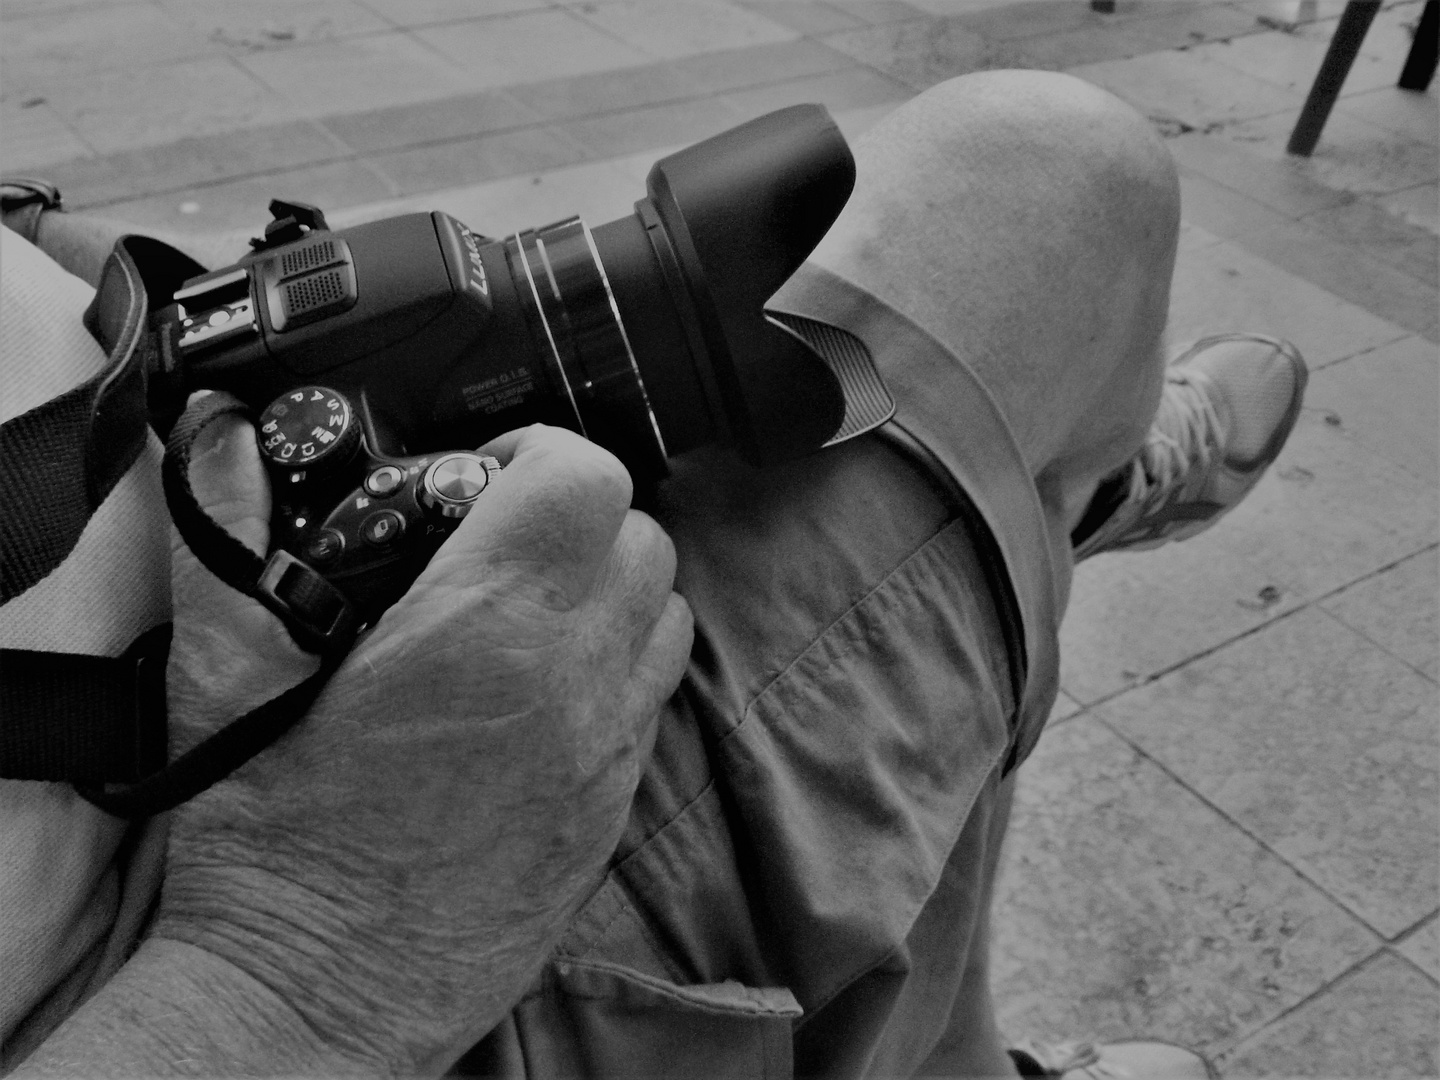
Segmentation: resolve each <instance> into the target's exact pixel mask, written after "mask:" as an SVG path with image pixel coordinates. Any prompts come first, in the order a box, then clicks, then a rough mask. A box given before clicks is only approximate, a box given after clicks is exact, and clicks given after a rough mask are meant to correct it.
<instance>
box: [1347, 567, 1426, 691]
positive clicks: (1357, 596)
mask: <svg viewBox="0 0 1440 1080" xmlns="http://www.w3.org/2000/svg"><path fill="white" fill-rule="evenodd" d="M1320 606H1321V607H1322V608H1324V609H1325V610H1326V611H1328V612H1329V613H1330V614H1331V615H1333V616H1335V618H1337V619H1339V620H1340V621H1341V622H1342V623H1344V624H1345V625H1346V626H1348V627H1350V629H1352V630H1354V631H1356V632H1357V633H1360V634H1364V635H1365V636H1366V637H1367V638H1369V639H1370V640H1371V641H1373V642H1374V643H1375V644H1376V645H1379V646H1380V647H1381V648H1382V649H1384V650H1386V651H1387V652H1388V653H1390V655H1391V656H1395V657H1398V658H1399V659H1401V660H1403V661H1405V662H1406V663H1407V664H1409V665H1410V666H1411V667H1413V668H1415V669H1416V670H1417V671H1419V672H1421V673H1422V674H1424V675H1426V676H1428V677H1429V678H1431V679H1440V553H1437V551H1436V549H1435V548H1430V549H1429V550H1426V551H1422V552H1419V553H1418V554H1415V555H1412V556H1410V557H1409V558H1408V559H1404V560H1402V561H1400V562H1399V563H1396V564H1395V565H1394V566H1392V567H1390V568H1388V569H1386V570H1381V571H1380V572H1379V573H1377V574H1375V575H1374V576H1373V577H1368V578H1365V579H1364V580H1363V581H1358V582H1356V583H1355V584H1354V585H1351V586H1350V587H1349V588H1347V589H1345V590H1344V591H1342V592H1339V593H1336V594H1335V595H1334V596H1331V597H1327V598H1326V599H1325V600H1323V601H1321V603H1320Z"/></svg>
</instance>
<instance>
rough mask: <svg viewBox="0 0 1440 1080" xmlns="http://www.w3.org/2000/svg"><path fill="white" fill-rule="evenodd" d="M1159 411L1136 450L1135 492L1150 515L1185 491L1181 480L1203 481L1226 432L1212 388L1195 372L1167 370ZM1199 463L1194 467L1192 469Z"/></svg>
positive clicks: (1221, 445)
mask: <svg viewBox="0 0 1440 1080" xmlns="http://www.w3.org/2000/svg"><path fill="white" fill-rule="evenodd" d="M1165 379H1166V385H1165V392H1164V393H1163V394H1162V395H1161V396H1160V409H1159V411H1158V412H1157V413H1156V414H1155V422H1154V423H1153V424H1152V425H1151V427H1150V437H1149V438H1148V439H1147V440H1146V442H1145V447H1144V449H1143V450H1141V451H1140V466H1141V467H1140V468H1139V469H1137V470H1135V473H1134V480H1133V481H1132V482H1133V483H1134V484H1136V485H1137V486H1143V488H1144V490H1143V492H1135V493H1134V495H1136V496H1138V497H1139V498H1140V500H1141V503H1142V506H1143V508H1144V509H1143V513H1144V514H1149V513H1152V512H1153V511H1155V510H1158V509H1159V508H1160V507H1162V506H1164V505H1165V504H1166V503H1168V502H1169V501H1170V500H1171V499H1173V498H1174V497H1175V495H1176V494H1177V493H1179V492H1180V491H1182V490H1184V487H1185V480H1186V479H1187V478H1191V477H1194V476H1203V475H1205V473H1206V471H1207V470H1208V469H1209V467H1210V462H1211V459H1212V458H1213V457H1214V455H1215V454H1216V453H1218V452H1221V451H1222V449H1223V442H1224V437H1225V428H1224V425H1223V424H1222V423H1221V420H1220V414H1219V413H1218V412H1216V410H1215V401H1214V394H1215V393H1216V391H1215V390H1214V384H1213V383H1212V382H1211V380H1210V379H1209V377H1208V376H1206V375H1202V374H1201V373H1200V372H1198V371H1185V370H1179V371H1174V370H1172V371H1168V372H1166V374H1165ZM1197 464H1198V466H1199V468H1198V469H1197V468H1196V465H1197Z"/></svg>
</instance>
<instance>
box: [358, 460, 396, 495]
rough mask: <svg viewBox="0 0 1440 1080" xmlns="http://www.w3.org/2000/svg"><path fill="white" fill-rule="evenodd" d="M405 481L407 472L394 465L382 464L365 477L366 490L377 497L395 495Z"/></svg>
mask: <svg viewBox="0 0 1440 1080" xmlns="http://www.w3.org/2000/svg"><path fill="white" fill-rule="evenodd" d="M403 483H405V474H404V473H403V472H401V471H400V470H399V469H397V468H396V467H395V466H394V465H381V466H380V468H378V469H376V470H375V471H374V472H372V473H371V474H370V475H369V476H367V477H366V478H365V490H366V491H368V492H369V493H370V494H371V495H374V496H376V497H377V498H384V497H385V496H386V495H393V494H395V492H397V491H399V490H400V485H401V484H403Z"/></svg>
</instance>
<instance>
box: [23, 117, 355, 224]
mask: <svg viewBox="0 0 1440 1080" xmlns="http://www.w3.org/2000/svg"><path fill="white" fill-rule="evenodd" d="M348 154H349V151H348V149H347V148H346V147H345V146H344V144H342V143H339V142H336V141H335V139H334V138H333V137H331V136H330V135H329V134H328V133H327V132H326V131H325V129H324V128H322V127H320V126H319V125H318V124H315V123H313V122H311V121H308V120H297V121H293V122H291V123H288V124H274V125H268V126H265V127H258V128H253V129H249V130H241V131H230V132H226V133H224V134H223V135H216V136H207V137H201V138H193V139H179V140H177V141H175V142H172V143H167V144H164V145H161V146H148V147H139V148H136V149H134V150H128V151H120V152H118V153H114V154H106V155H103V156H100V157H90V158H79V159H76V160H73V161H67V162H64V163H62V164H59V165H56V166H53V167H51V168H50V169H49V170H47V175H48V176H49V177H50V179H51V180H52V181H53V182H54V183H55V184H57V185H58V186H59V188H60V190H61V191H62V192H64V195H65V202H66V205H67V206H71V207H74V208H76V209H80V208H84V207H87V206H103V205H105V204H107V203H112V202H115V201H117V200H120V199H126V198H141V197H144V196H153V195H160V194H165V193H169V192H174V191H184V190H187V189H190V188H193V187H196V186H197V185H202V184H206V183H215V182H220V181H224V180H228V179H234V178H235V177H238V176H246V175H253V176H263V175H266V174H269V173H273V172H276V171H281V170H284V169H290V168H295V167H297V166H300V165H309V164H315V163H319V162H323V161H330V160H335V159H337V158H343V157H347V156H348Z"/></svg>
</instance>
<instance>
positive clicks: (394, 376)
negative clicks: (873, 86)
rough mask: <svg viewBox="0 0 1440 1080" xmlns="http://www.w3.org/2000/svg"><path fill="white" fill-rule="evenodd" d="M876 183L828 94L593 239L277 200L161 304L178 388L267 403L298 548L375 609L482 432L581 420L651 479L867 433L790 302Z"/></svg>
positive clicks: (680, 170) (445, 504) (441, 514)
mask: <svg viewBox="0 0 1440 1080" xmlns="http://www.w3.org/2000/svg"><path fill="white" fill-rule="evenodd" d="M854 176H855V166H854V159H853V158H852V156H851V154H850V151H849V148H848V147H847V146H846V144H845V140H844V137H843V136H842V135H841V134H840V132H839V129H838V128H837V127H836V126H835V124H834V122H833V121H832V120H831V119H830V117H829V114H828V113H827V112H826V111H825V110H824V109H823V108H822V107H820V106H815V105H802V106H794V107H791V108H789V109H782V110H780V111H779V112H775V113H771V114H769V115H767V116H762V117H760V118H758V119H756V120H753V121H751V122H749V123H747V124H744V125H741V126H740V127H738V128H734V129H732V130H730V131H727V132H724V133H722V134H720V135H717V136H715V137H714V138H711V139H708V140H706V141H704V142H702V143H698V144H696V145H695V146H692V147H689V148H687V149H685V150H682V151H680V152H678V153H676V154H672V155H671V156H669V157H667V158H664V159H662V160H661V161H659V162H657V163H656V164H655V166H654V167H653V168H652V169H651V172H650V175H649V178H648V180H647V185H646V188H647V195H646V197H645V198H642V199H641V200H639V201H638V202H637V203H636V204H635V213H634V214H632V215H629V216H627V217H624V218H620V219H618V220H616V221H611V222H608V223H606V224H603V225H600V226H598V227H596V228H595V229H594V230H593V231H592V230H591V229H590V228H588V227H587V226H586V225H585V223H584V222H582V221H581V220H580V219H579V218H578V217H572V218H569V219H567V220H564V221H560V222H556V223H555V224H552V225H547V226H544V227H542V228H538V229H527V230H524V231H522V232H519V233H516V234H514V235H512V236H510V237H508V238H506V239H504V240H492V239H489V238H487V237H485V236H481V235H479V234H477V233H475V232H473V231H471V230H470V229H469V228H467V227H466V226H465V225H463V224H461V223H460V222H458V221H456V220H455V219H454V218H452V217H450V216H449V215H448V214H444V213H440V212H430V213H411V214H403V215H400V216H397V217H392V218H388V219H385V220H381V221H375V222H372V223H369V224H363V225H358V226H354V227H351V228H347V229H343V230H338V231H331V230H329V229H328V228H327V227H326V224H325V221H324V218H323V215H321V214H320V212H319V211H317V210H315V209H314V208H313V207H308V206H305V205H303V204H290V203H280V202H277V203H274V204H272V207H271V209H272V213H274V215H275V217H276V220H275V221H274V222H272V223H271V225H270V226H269V227H267V229H266V236H265V238H264V239H263V240H257V241H253V242H252V245H253V246H254V248H255V250H254V251H252V252H251V253H249V254H247V255H246V256H245V257H244V258H243V259H241V260H240V261H239V262H237V263H236V264H234V265H232V266H229V267H225V268H223V269H220V270H216V271H213V272H211V273H207V274H204V275H201V276H199V277H196V278H192V279H190V280H189V281H186V282H185V283H184V284H183V286H182V287H181V288H179V289H178V290H176V291H175V293H174V295H173V303H171V304H170V305H169V306H167V307H165V308H164V309H163V310H161V311H160V312H159V313H158V316H157V328H158V330H159V331H160V334H161V337H162V348H161V352H162V353H163V354H164V355H165V356H167V357H168V358H170V363H169V366H170V368H171V370H170V371H169V372H167V379H166V381H167V383H168V385H171V386H174V387H178V388H181V389H183V390H185V391H186V392H189V391H192V390H195V389H201V388H209V389H219V390H226V391H228V392H230V393H231V394H234V395H235V396H237V397H239V398H240V399H241V400H242V401H243V402H245V403H246V404H247V405H249V406H250V407H251V408H253V409H255V410H257V411H258V410H261V409H265V410H266V412H265V414H264V415H262V417H261V434H260V438H261V445H262V449H263V451H264V454H265V457H266V461H267V464H268V465H269V467H270V468H271V471H272V477H273V478H274V479H275V481H276V482H275V485H274V488H275V504H276V517H275V522H274V526H275V529H274V533H273V535H274V538H275V539H274V544H275V546H277V547H280V548H282V549H284V550H286V551H288V552H290V553H291V554H292V555H294V556H296V557H298V558H300V559H302V560H304V561H306V562H307V563H308V564H310V565H312V566H313V567H314V568H315V569H317V570H319V571H320V572H321V573H322V574H324V575H325V576H326V577H327V578H329V579H330V580H331V581H332V582H334V583H335V584H336V585H337V586H339V587H340V588H341V589H342V591H344V592H345V593H346V594H347V596H349V597H350V598H351V599H352V601H353V602H355V603H357V604H359V605H360V606H361V607H362V608H364V609H368V612H369V614H370V615H371V616H373V614H375V613H378V610H379V609H381V608H383V606H384V605H385V604H387V603H389V602H391V601H392V600H393V599H394V598H395V597H396V596H398V595H399V592H400V591H403V588H404V586H405V585H406V584H408V582H409V580H411V579H413V577H414V575H415V573H417V572H418V568H419V566H423V563H424V560H425V559H428V557H429V554H430V553H431V552H433V550H434V547H435V546H437V545H438V543H439V541H440V540H441V539H443V537H444V535H446V534H447V533H448V532H449V531H450V530H451V529H453V527H454V525H455V523H456V522H457V521H458V520H459V518H460V517H462V516H463V514H464V513H465V512H466V511H467V510H468V509H469V506H470V505H471V504H472V503H473V501H474V499H475V498H476V497H478V496H479V493H480V490H481V489H483V487H484V481H483V478H484V477H485V476H487V475H488V471H487V470H489V468H490V466H489V465H487V464H486V463H485V462H484V461H482V460H481V459H479V458H478V456H477V455H474V454H470V453H469V452H468V451H467V450H465V449H460V448H472V447H475V446H478V445H480V444H482V443H483V442H485V441H486V440H488V439H489V438H491V437H493V436H495V435H498V434H500V433H502V432H504V431H507V430H511V429H514V428H516V427H520V426H523V425H525V424H530V423H535V422H541V423H547V424H555V425H559V426H562V427H567V428H571V429H573V430H575V431H578V432H580V433H581V434H582V435H585V436H586V437H588V438H590V439H592V440H593V441H595V442H597V443H599V444H600V445H602V446H604V447H606V448H607V449H609V450H611V451H612V452H614V453H615V454H616V456H617V457H619V458H620V459H621V461H622V462H624V463H625V465H626V466H627V467H628V468H629V469H630V470H631V472H632V474H634V475H635V477H636V479H637V482H645V481H648V480H650V479H655V478H658V477H660V476H662V475H663V474H664V471H665V461H666V459H667V458H671V457H674V456H676V455H678V454H682V453H684V452H685V451H687V450H690V449H693V448H695V447H698V446H702V445H706V444H709V443H716V442H722V443H728V444H731V445H733V446H734V447H735V448H736V449H737V450H738V451H739V452H740V453H741V454H742V455H743V456H744V457H745V458H747V459H748V460H750V461H751V462H752V463H755V464H765V463H768V462H773V461H781V460H786V459H789V458H793V457H797V456H800V455H803V454H806V453H809V452H812V451H814V450H816V449H819V448H820V447H822V446H824V445H825V444H826V443H827V442H828V441H831V440H832V439H833V438H835V437H836V434H837V432H838V431H839V430H840V429H841V427H842V423H844V424H845V426H846V427H847V429H848V428H850V427H851V426H852V425H851V424H850V420H849V418H847V389H846V383H845V376H843V374H837V369H836V368H835V367H834V365H832V364H831V363H829V362H827V360H826V358H825V357H823V356H822V355H820V353H819V352H817V351H816V349H815V348H814V347H812V345H811V344H810V343H808V342H807V339H806V338H805V337H804V336H802V334H801V333H800V332H798V331H797V330H796V329H795V327H794V326H793V325H790V324H787V323H786V322H781V321H779V320H778V319H776V318H773V317H770V316H768V315H767V314H766V312H765V303H766V301H767V300H768V299H769V298H770V297H771V296H772V295H773V294H774V293H775V291H776V290H777V289H778V288H779V287H780V286H781V285H782V284H783V283H784V282H785V281H786V279H787V278H789V277H790V275H791V274H793V273H794V272H795V270H796V269H797V268H798V267H799V266H800V264H801V263H802V262H803V261H804V259H805V258H806V257H807V256H808V255H809V254H810V252H811V251H812V250H813V248H814V246H815V244H816V243H818V242H819V240H820V238H821V237H822V236H823V235H824V234H825V232H826V231H827V230H828V229H829V227H830V225H831V224H832V223H833V222H834V220H835V218H836V217H837V216H838V214H839V212H840V210H841V208H842V207H843V206H844V204H845V201H846V200H847V199H848V198H849V195H850V191H851V189H852V187H853V185H854ZM872 374H873V372H872ZM874 381H878V377H876V379H875V380H874ZM881 393H882V394H883V389H882V390H881ZM297 394H299V395H300V396H301V398H303V399H304V400H297V399H294V396H295V395H297ZM887 400H888V398H887ZM277 407H278V408H279V409H280V410H281V412H280V413H279V414H277V413H276V409H277ZM307 410H311V411H314V415H310V412H307ZM315 410H318V411H315ZM301 413H305V422H303V423H302V422H301V421H300V419H299V415H300V414H301ZM337 414H343V415H344V417H345V420H344V423H343V424H339V425H338V426H332V425H335V419H334V418H335V417H336V415H337ZM887 415H888V414H887ZM287 417H288V418H287ZM884 418H885V417H884V416H880V417H879V418H878V419H876V420H874V422H878V420H880V419H884ZM267 425H270V430H267V429H266V426H267ZM869 426H873V422H872V423H870V425H869ZM342 428H343V432H342V430H341V429H342ZM329 436H333V437H329ZM307 444H308V446H309V450H308V451H307V450H306V449H305V447H306V446H307ZM456 455H459V456H458V457H457V456H456ZM441 459H448V461H449V465H447V466H445V468H444V469H441V470H440V472H437V471H436V470H437V468H439V466H438V463H439V462H440V461H441ZM446 470H449V471H448V472H447V471H446ZM442 473H443V475H442ZM451 474H454V475H451ZM397 475H398V476H399V477H400V479H399V480H398V481H396V476H397ZM378 476H383V477H385V478H388V481H396V482H395V483H394V484H393V485H391V486H390V487H389V488H387V490H385V491H384V492H383V493H382V492H380V491H377V490H372V489H373V488H375V487H376V485H377V484H380V483H381V481H378V480H376V477H378ZM447 485H448V486H447ZM472 489H473V490H472ZM382 523H386V524H382ZM397 588H398V591H397Z"/></svg>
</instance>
